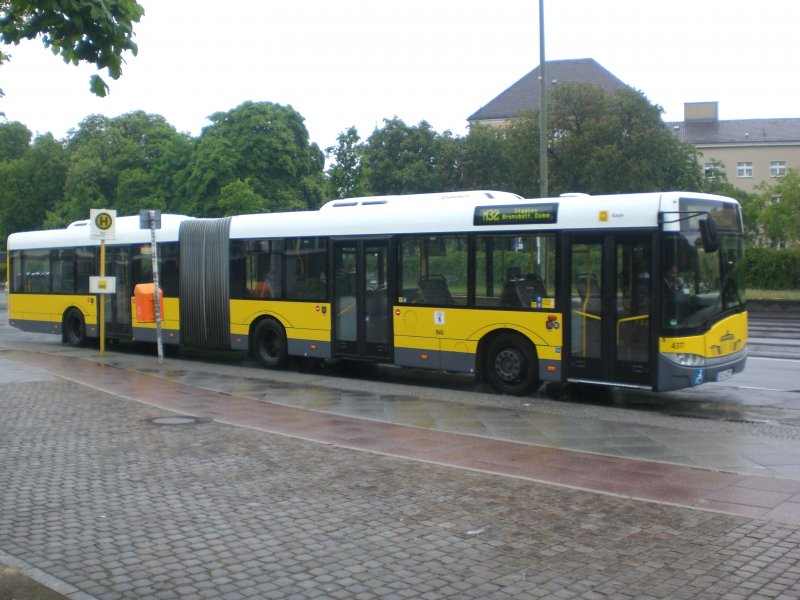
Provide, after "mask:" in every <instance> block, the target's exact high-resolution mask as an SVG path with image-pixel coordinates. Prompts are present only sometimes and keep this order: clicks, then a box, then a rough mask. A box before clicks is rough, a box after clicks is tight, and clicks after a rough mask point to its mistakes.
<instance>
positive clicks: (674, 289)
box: [661, 201, 744, 335]
mask: <svg viewBox="0 0 800 600" xmlns="http://www.w3.org/2000/svg"><path fill="white" fill-rule="evenodd" d="M699 203H700V201H693V202H692V205H691V206H682V210H683V211H686V212H689V213H691V212H695V215H696V216H692V217H690V218H687V219H684V220H682V221H681V227H680V229H681V230H680V232H679V233H678V232H675V233H667V234H666V235H665V238H664V245H663V254H662V266H663V270H664V272H663V277H662V280H661V291H662V302H663V310H662V314H663V321H662V325H663V327H664V328H665V329H666V330H667V331H668V332H669V334H670V335H672V334H675V333H676V332H677V331H679V330H680V331H682V332H688V330H695V331H701V330H704V329H705V328H707V327H708V325H710V324H712V323H714V322H715V321H716V320H717V319H718V318H719V317H720V316H721V315H723V314H724V313H727V312H729V311H734V310H741V309H742V308H743V305H744V288H743V285H742V280H741V277H740V269H739V268H738V267H739V264H740V261H741V258H742V256H743V251H744V238H743V236H742V233H741V217H740V216H739V211H738V206H736V205H733V204H728V205H724V207H723V205H720V204H717V205H715V206H713V207H711V206H700V205H699ZM723 208H724V210H722V209H723ZM709 214H711V215H712V216H713V217H714V220H715V222H716V224H717V228H718V232H719V242H720V243H719V249H718V250H716V251H714V252H707V251H706V250H705V249H704V247H703V240H702V236H701V233H700V227H699V221H700V219H701V218H706V216H707V215H709Z"/></svg>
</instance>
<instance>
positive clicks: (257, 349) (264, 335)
mask: <svg viewBox="0 0 800 600" xmlns="http://www.w3.org/2000/svg"><path fill="white" fill-rule="evenodd" d="M253 354H254V355H255V358H256V360H257V361H258V362H259V363H261V364H262V365H263V366H265V367H267V368H269V369H279V368H281V367H284V366H286V363H287V362H288V360H289V350H288V343H287V341H286V330H285V329H284V328H283V325H281V324H280V323H278V322H277V321H276V320H275V319H264V320H263V321H260V322H259V323H258V325H256V328H255V330H254V331H253Z"/></svg>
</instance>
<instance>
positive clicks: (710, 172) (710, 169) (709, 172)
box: [703, 163, 716, 179]
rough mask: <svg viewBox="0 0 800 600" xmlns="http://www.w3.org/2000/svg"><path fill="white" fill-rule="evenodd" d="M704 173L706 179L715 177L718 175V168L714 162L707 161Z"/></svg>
mask: <svg viewBox="0 0 800 600" xmlns="http://www.w3.org/2000/svg"><path fill="white" fill-rule="evenodd" d="M703 173H704V174H705V176H706V179H714V176H715V175H716V170H715V169H714V163H706V164H704V165H703Z"/></svg>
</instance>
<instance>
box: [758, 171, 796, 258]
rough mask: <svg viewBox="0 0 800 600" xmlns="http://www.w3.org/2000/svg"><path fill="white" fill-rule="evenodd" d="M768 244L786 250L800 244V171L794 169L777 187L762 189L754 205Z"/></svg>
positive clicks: (762, 187) (759, 224)
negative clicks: (792, 245)
mask: <svg viewBox="0 0 800 600" xmlns="http://www.w3.org/2000/svg"><path fill="white" fill-rule="evenodd" d="M754 204H756V207H757V208H760V209H761V210H759V211H758V221H757V222H758V226H759V229H760V231H761V232H762V233H763V236H764V238H765V241H766V242H767V243H768V244H769V245H771V246H777V247H783V246H786V245H789V244H793V243H796V242H798V241H800V170H797V169H790V170H789V171H787V172H786V175H784V176H783V177H781V178H780V179H779V180H778V181H777V183H775V184H773V185H762V186H760V187H759V189H758V194H757V200H756V202H754Z"/></svg>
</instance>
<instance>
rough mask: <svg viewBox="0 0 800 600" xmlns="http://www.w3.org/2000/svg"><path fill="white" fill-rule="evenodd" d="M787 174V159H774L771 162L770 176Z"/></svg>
mask: <svg viewBox="0 0 800 600" xmlns="http://www.w3.org/2000/svg"><path fill="white" fill-rule="evenodd" d="M784 175H786V161H785V160H773V161H770V163H769V176H770V177H783V176H784Z"/></svg>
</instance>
